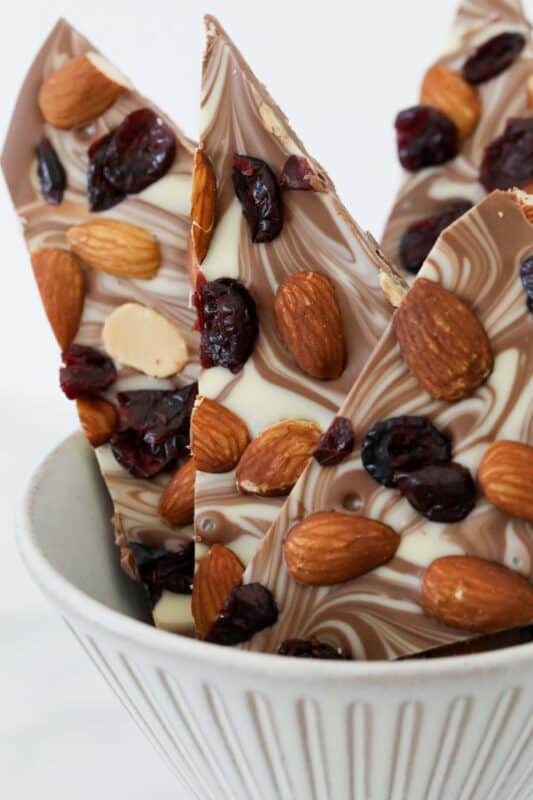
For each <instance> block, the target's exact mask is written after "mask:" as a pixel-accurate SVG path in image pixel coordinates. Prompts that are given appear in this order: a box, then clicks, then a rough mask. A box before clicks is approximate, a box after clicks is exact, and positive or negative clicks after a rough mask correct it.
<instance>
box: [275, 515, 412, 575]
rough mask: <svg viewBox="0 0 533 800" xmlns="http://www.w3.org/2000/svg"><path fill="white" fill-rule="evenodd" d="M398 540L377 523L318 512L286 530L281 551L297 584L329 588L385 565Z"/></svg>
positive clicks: (387, 528) (354, 517) (390, 530)
mask: <svg viewBox="0 0 533 800" xmlns="http://www.w3.org/2000/svg"><path fill="white" fill-rule="evenodd" d="M400 539H401V537H400V536H398V534H397V533H395V532H394V531H393V529H392V528H389V526H388V525H384V524H383V523H381V522H377V521H376V520H373V519H368V518H367V517H356V516H353V515H351V514H342V513H339V512H336V511H320V512H318V513H317V514H311V516H310V517H307V519H304V520H303V522H299V523H297V524H296V525H295V526H294V527H293V528H291V530H290V531H289V533H288V535H287V538H286V539H285V543H284V545H283V550H284V554H285V561H286V563H287V568H288V570H289V572H290V574H291V575H292V577H293V578H294V580H295V581H298V583H304V584H308V585H310V586H330V585H333V584H336V583H342V582H343V581H349V580H352V579H353V578H357V577H358V576H359V575H364V574H365V573H366V572H370V571H371V570H373V569H375V568H376V567H379V566H380V565H381V564H385V563H386V562H387V561H389V560H390V559H391V558H392V557H393V555H394V554H395V552H396V550H397V549H398V546H399V544H400Z"/></svg>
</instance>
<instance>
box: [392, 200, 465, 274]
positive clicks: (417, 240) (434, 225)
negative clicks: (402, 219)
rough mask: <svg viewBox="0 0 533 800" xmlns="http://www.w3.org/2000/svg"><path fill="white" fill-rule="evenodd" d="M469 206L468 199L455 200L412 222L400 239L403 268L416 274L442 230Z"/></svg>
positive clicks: (460, 215)
mask: <svg viewBox="0 0 533 800" xmlns="http://www.w3.org/2000/svg"><path fill="white" fill-rule="evenodd" d="M471 208H472V203H470V202H469V201H468V200H457V201H456V202H453V203H446V205H444V206H442V208H439V210H438V211H436V212H435V213H434V214H432V215H431V216H430V217H426V218H425V219H419V220H417V221H416V222H413V224H412V225H410V226H409V227H408V228H407V230H406V231H405V233H404V235H403V236H402V238H401V241H400V250H399V252H400V261H401V263H402V266H403V267H404V269H406V270H407V271H408V272H412V273H413V274H414V275H416V273H417V272H418V270H419V269H420V267H421V266H422V264H423V263H424V261H425V260H426V258H427V257H428V255H429V254H430V252H431V250H432V248H433V245H434V244H435V242H436V241H437V239H438V238H439V236H440V234H441V233H442V231H443V230H445V229H446V228H447V227H448V226H449V225H451V224H452V222H455V220H456V219H459V217H462V216H463V214H466V212H467V211H469V209H471Z"/></svg>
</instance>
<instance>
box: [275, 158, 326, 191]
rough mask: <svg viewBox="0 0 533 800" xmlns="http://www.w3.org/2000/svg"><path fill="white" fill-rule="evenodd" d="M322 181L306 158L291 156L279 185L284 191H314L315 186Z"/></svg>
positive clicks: (282, 172) (284, 166)
mask: <svg viewBox="0 0 533 800" xmlns="http://www.w3.org/2000/svg"><path fill="white" fill-rule="evenodd" d="M317 181H320V178H319V176H318V175H315V172H314V170H313V168H312V166H311V164H310V163H309V161H308V160H307V159H306V158H304V156H289V157H288V159H287V161H286V162H285V164H284V165H283V169H282V171H281V176H280V179H279V185H280V186H281V188H282V189H298V190H300V191H304V192H306V191H313V190H314V189H315V186H314V185H313V184H314V183H316V182H317Z"/></svg>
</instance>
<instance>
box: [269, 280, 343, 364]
mask: <svg viewBox="0 0 533 800" xmlns="http://www.w3.org/2000/svg"><path fill="white" fill-rule="evenodd" d="M274 314H275V318H276V325H277V328H278V331H279V335H280V336H281V338H282V340H283V342H284V343H285V346H286V347H287V349H288V350H289V352H290V353H291V354H292V356H293V358H294V360H295V361H296V363H297V364H298V366H299V367H300V369H302V370H303V371H304V372H307V374H308V375H311V376H312V377H313V378H319V379H320V380H333V379H334V378H338V377H339V376H340V375H341V374H342V372H343V370H344V366H345V363H346V346H345V341H344V332H343V327H342V317H341V311H340V308H339V305H338V303H337V298H336V296H335V289H334V287H333V284H332V283H331V281H330V280H329V278H326V277H325V276H324V275H319V274H318V273H317V272H296V273H294V275H291V276H290V277H288V278H287V280H286V281H285V282H284V283H283V284H282V285H281V286H280V287H279V289H278V291H277V294H276V298H275V300H274Z"/></svg>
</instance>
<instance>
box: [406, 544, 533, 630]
mask: <svg viewBox="0 0 533 800" xmlns="http://www.w3.org/2000/svg"><path fill="white" fill-rule="evenodd" d="M420 605H421V606H422V608H423V610H424V613H425V614H427V616H428V617H433V618H434V619H437V620H439V622H443V623H444V624H445V625H451V626H453V627H455V628H462V629H463V630H466V631H474V632H475V633H494V632H496V631H499V630H503V629H505V628H517V627H519V626H520V625H527V624H529V623H530V622H533V586H532V585H531V584H530V583H529V582H528V581H527V580H526V579H525V578H523V577H522V576H521V575H518V573H516V572H513V571H512V570H510V569H507V567H503V566H501V565H500V564H494V563H492V562H491V561H485V560H484V559H482V558H476V557H474V556H445V557H443V558H438V559H437V560H436V561H434V562H433V563H432V564H431V565H430V566H429V567H428V568H427V570H426V571H425V573H424V579H423V583H422V593H421V598H420Z"/></svg>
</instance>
